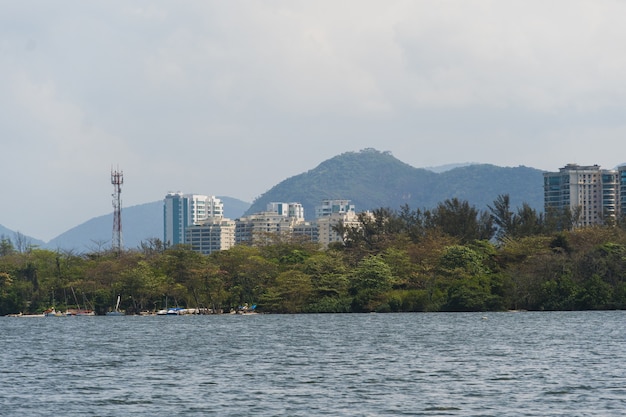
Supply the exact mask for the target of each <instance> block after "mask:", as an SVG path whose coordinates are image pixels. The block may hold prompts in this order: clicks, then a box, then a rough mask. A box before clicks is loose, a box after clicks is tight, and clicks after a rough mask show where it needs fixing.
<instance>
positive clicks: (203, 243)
mask: <svg viewBox="0 0 626 417" xmlns="http://www.w3.org/2000/svg"><path fill="white" fill-rule="evenodd" d="M185 243H186V244H188V245H191V250H193V251H195V252H200V253H202V254H204V255H208V254H210V253H213V252H217V251H221V250H227V249H230V248H232V247H233V246H235V222H234V221H233V220H230V219H225V218H223V217H209V218H207V219H205V220H202V221H200V222H198V223H197V224H195V225H191V226H188V227H187V229H186V232H185Z"/></svg>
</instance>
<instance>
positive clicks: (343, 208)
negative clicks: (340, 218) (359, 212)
mask: <svg viewBox="0 0 626 417" xmlns="http://www.w3.org/2000/svg"><path fill="white" fill-rule="evenodd" d="M354 212H355V209H354V204H350V200H323V201H322V204H321V205H319V206H316V207H315V218H316V219H319V218H321V217H326V216H330V215H331V214H333V213H354Z"/></svg>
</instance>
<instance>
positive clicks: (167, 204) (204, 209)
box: [163, 192, 224, 246]
mask: <svg viewBox="0 0 626 417" xmlns="http://www.w3.org/2000/svg"><path fill="white" fill-rule="evenodd" d="M223 216H224V205H223V203H222V202H221V200H220V199H219V198H216V197H215V196H206V195H200V194H183V193H180V192H178V193H168V194H167V195H166V196H165V200H164V203H163V231H164V232H163V234H164V242H165V244H166V245H168V246H172V245H179V244H183V243H185V242H186V237H185V233H186V228H187V227H188V226H191V225H196V224H199V223H200V222H202V221H204V220H206V219H208V218H211V217H215V218H221V217H223Z"/></svg>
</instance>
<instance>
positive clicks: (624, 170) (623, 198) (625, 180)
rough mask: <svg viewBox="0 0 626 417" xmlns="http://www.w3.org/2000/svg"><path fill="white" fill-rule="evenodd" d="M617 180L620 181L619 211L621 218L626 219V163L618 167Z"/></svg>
mask: <svg viewBox="0 0 626 417" xmlns="http://www.w3.org/2000/svg"><path fill="white" fill-rule="evenodd" d="M617 182H618V183H619V199H618V204H617V206H618V213H619V215H620V217H621V220H622V221H624V220H626V165H622V166H621V167H619V168H617Z"/></svg>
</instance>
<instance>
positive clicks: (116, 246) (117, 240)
mask: <svg viewBox="0 0 626 417" xmlns="http://www.w3.org/2000/svg"><path fill="white" fill-rule="evenodd" d="M111 184H113V189H114V192H113V194H112V195H113V242H112V248H113V250H114V251H116V252H118V253H119V252H121V251H122V248H123V244H122V198H121V195H122V184H124V173H123V172H122V171H118V170H115V171H114V170H113V169H112V168H111Z"/></svg>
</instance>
